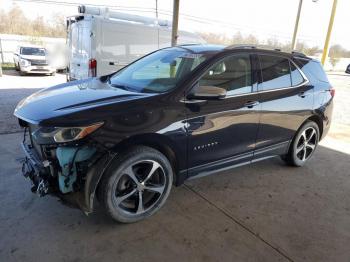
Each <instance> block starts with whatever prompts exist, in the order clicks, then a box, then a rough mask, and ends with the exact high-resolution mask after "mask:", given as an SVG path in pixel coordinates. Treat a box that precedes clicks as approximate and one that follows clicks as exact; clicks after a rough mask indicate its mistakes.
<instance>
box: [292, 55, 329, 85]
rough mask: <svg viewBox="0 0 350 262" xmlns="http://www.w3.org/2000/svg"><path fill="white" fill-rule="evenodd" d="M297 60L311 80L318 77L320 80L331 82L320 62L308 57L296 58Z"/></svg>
mask: <svg viewBox="0 0 350 262" xmlns="http://www.w3.org/2000/svg"><path fill="white" fill-rule="evenodd" d="M295 62H296V63H297V64H298V66H299V67H300V69H301V70H302V71H303V72H304V74H305V75H306V77H307V78H308V79H309V80H312V79H317V80H318V81H322V82H326V83H329V80H328V77H327V75H326V73H325V71H324V70H323V67H322V65H321V63H320V62H318V61H315V60H306V59H295Z"/></svg>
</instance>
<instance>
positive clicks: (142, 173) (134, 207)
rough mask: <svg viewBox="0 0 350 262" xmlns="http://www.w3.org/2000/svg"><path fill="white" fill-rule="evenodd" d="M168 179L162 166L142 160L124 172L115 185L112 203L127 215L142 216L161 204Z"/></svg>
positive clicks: (152, 161) (151, 161)
mask: <svg viewBox="0 0 350 262" xmlns="http://www.w3.org/2000/svg"><path fill="white" fill-rule="evenodd" d="M166 184H167V179H166V175H165V172H164V169H163V168H162V166H161V165H160V164H159V163H158V162H156V161H154V160H142V161H139V162H136V163H133V164H131V165H130V166H128V167H127V168H125V169H124V170H123V171H122V176H120V177H119V179H118V181H115V183H114V184H113V189H112V190H113V191H112V192H114V194H113V195H112V202H113V205H114V206H115V208H117V209H119V210H120V211H122V212H124V213H126V214H127V215H129V216H130V215H131V216H132V215H141V214H143V213H145V212H147V211H149V210H150V209H152V208H153V207H155V206H156V205H157V203H159V200H160V199H161V198H162V196H163V193H164V191H165V189H166Z"/></svg>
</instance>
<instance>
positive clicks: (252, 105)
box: [244, 101, 260, 108]
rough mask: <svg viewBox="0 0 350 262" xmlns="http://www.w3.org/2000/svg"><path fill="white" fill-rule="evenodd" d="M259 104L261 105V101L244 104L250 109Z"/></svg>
mask: <svg viewBox="0 0 350 262" xmlns="http://www.w3.org/2000/svg"><path fill="white" fill-rule="evenodd" d="M259 104H260V103H259V101H248V102H246V103H245V104H244V106H245V107H248V108H253V107H255V106H257V105H259Z"/></svg>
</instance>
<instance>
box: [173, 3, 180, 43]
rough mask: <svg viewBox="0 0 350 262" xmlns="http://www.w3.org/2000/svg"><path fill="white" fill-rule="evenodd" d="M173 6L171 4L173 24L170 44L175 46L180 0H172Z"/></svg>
mask: <svg viewBox="0 0 350 262" xmlns="http://www.w3.org/2000/svg"><path fill="white" fill-rule="evenodd" d="M173 1H174V6H173V26H172V30H171V46H176V44H177V38H178V34H177V29H178V26H179V7H180V0H173Z"/></svg>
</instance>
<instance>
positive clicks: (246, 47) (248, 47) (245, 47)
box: [225, 45, 256, 49]
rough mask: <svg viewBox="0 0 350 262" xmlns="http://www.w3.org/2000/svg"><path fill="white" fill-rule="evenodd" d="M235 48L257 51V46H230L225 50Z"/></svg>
mask: <svg viewBox="0 0 350 262" xmlns="http://www.w3.org/2000/svg"><path fill="white" fill-rule="evenodd" d="M235 48H244V49H255V48H256V46H255V45H229V46H226V47H225V49H235Z"/></svg>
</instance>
